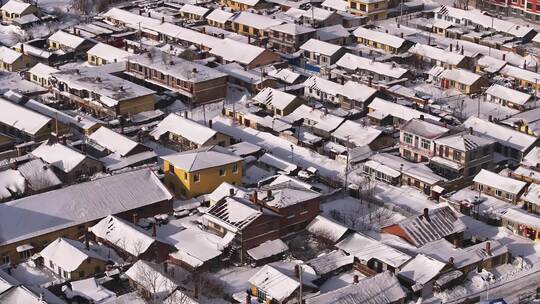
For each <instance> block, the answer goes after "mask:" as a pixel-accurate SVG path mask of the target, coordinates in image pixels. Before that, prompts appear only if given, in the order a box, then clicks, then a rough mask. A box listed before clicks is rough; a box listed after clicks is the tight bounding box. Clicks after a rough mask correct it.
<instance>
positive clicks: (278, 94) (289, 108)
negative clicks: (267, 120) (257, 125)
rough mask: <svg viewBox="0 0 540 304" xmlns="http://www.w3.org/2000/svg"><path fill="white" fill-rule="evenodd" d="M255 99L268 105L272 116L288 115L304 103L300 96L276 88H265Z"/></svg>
mask: <svg viewBox="0 0 540 304" xmlns="http://www.w3.org/2000/svg"><path fill="white" fill-rule="evenodd" d="M253 100H254V101H256V102H258V103H259V104H260V105H262V106H264V107H266V110H267V111H268V112H270V113H271V114H272V116H287V115H289V114H291V113H292V112H293V111H294V110H295V109H296V108H298V107H299V106H300V105H301V104H302V103H303V102H302V100H301V99H300V98H299V97H298V96H295V95H292V94H289V93H287V92H283V91H280V90H277V89H274V88H265V89H263V90H262V91H260V92H259V93H257V95H255V97H253Z"/></svg>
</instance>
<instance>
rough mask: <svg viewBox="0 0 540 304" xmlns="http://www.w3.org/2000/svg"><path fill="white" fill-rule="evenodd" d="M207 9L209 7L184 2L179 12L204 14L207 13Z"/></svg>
mask: <svg viewBox="0 0 540 304" xmlns="http://www.w3.org/2000/svg"><path fill="white" fill-rule="evenodd" d="M208 11H209V9H207V8H206V7H202V6H197V5H193V4H186V5H184V6H182V8H181V9H180V12H181V13H189V14H194V15H199V16H204V15H205V14H206V13H208Z"/></svg>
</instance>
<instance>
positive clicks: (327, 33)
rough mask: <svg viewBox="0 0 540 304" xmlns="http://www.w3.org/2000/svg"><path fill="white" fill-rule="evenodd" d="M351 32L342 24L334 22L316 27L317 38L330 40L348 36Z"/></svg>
mask: <svg viewBox="0 0 540 304" xmlns="http://www.w3.org/2000/svg"><path fill="white" fill-rule="evenodd" d="M349 36H351V33H350V32H349V30H347V29H346V28H345V27H343V25H341V24H336V25H331V26H326V27H321V28H319V29H317V39H319V40H322V41H330V40H334V39H339V38H349Z"/></svg>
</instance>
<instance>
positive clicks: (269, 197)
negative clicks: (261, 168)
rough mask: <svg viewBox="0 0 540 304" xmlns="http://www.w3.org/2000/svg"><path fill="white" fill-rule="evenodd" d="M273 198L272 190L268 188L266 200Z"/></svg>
mask: <svg viewBox="0 0 540 304" xmlns="http://www.w3.org/2000/svg"><path fill="white" fill-rule="evenodd" d="M271 198H272V190H270V189H269V190H266V200H270V199H271Z"/></svg>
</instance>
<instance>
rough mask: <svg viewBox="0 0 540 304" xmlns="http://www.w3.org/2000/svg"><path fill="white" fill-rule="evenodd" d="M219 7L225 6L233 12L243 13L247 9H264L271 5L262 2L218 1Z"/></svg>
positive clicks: (249, 0)
mask: <svg viewBox="0 0 540 304" xmlns="http://www.w3.org/2000/svg"><path fill="white" fill-rule="evenodd" d="M219 2H220V4H221V5H223V6H227V7H229V8H230V9H232V10H233V11H245V10H248V9H254V10H259V9H265V8H270V7H272V5H271V4H270V3H267V2H265V1H262V0H220V1H219Z"/></svg>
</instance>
